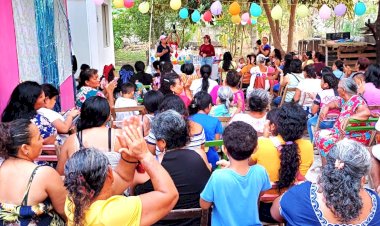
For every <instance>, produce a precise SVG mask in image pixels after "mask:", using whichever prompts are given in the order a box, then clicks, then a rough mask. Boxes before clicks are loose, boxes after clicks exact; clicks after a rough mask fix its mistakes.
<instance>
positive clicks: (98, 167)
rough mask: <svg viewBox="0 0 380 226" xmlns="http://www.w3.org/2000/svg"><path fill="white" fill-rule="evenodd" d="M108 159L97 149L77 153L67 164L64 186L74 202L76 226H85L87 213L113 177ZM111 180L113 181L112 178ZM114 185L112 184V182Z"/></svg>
mask: <svg viewBox="0 0 380 226" xmlns="http://www.w3.org/2000/svg"><path fill="white" fill-rule="evenodd" d="M111 175H112V169H111V168H110V167H109V161H108V158H107V157H106V156H105V155H104V154H103V153H102V152H101V151H99V150H97V149H95V148H83V149H81V150H79V151H77V152H75V153H74V154H73V155H72V156H71V157H70V158H69V159H68V160H67V162H66V164H65V179H64V185H65V187H66V189H67V191H68V199H70V201H71V202H72V204H73V205H72V206H69V208H68V209H69V210H71V209H73V213H71V214H73V216H74V217H73V221H74V224H75V225H83V222H84V218H85V211H86V210H87V209H88V208H89V207H90V205H91V203H92V202H93V201H94V200H95V199H96V197H97V196H98V195H99V194H100V192H101V190H102V189H103V186H104V185H105V182H106V180H107V177H108V176H109V177H112V176H111ZM109 180H112V179H111V178H110V179H109ZM110 183H112V182H110Z"/></svg>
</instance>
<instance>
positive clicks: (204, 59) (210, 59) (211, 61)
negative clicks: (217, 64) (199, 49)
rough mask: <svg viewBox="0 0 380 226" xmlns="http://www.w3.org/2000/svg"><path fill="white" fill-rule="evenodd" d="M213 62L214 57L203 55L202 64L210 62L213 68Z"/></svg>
mask: <svg viewBox="0 0 380 226" xmlns="http://www.w3.org/2000/svg"><path fill="white" fill-rule="evenodd" d="M212 63H214V59H213V57H202V58H201V66H203V65H205V64H208V65H210V67H211V68H212Z"/></svg>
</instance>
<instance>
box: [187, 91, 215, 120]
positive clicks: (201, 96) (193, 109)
mask: <svg viewBox="0 0 380 226" xmlns="http://www.w3.org/2000/svg"><path fill="white" fill-rule="evenodd" d="M211 106H212V97H211V95H210V94H208V93H207V92H205V91H199V92H197V93H196V94H195V95H194V98H193V100H192V101H191V104H190V106H189V114H190V115H194V114H196V113H198V111H200V110H202V111H205V113H206V114H208V113H209V110H210V109H211Z"/></svg>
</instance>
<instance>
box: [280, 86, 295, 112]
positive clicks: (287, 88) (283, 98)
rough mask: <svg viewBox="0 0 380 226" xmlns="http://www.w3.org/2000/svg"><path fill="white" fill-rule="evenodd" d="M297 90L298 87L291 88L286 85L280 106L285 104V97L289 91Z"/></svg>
mask: <svg viewBox="0 0 380 226" xmlns="http://www.w3.org/2000/svg"><path fill="white" fill-rule="evenodd" d="M296 90H297V88H289V87H288V86H286V87H285V88H284V90H283V94H282V98H281V103H280V105H279V107H281V106H282V105H283V104H284V102H285V98H286V94H287V93H288V92H295V91H296Z"/></svg>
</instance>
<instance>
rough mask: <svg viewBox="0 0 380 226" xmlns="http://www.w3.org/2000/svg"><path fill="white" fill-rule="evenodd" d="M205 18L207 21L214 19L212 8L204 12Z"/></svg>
mask: <svg viewBox="0 0 380 226" xmlns="http://www.w3.org/2000/svg"><path fill="white" fill-rule="evenodd" d="M203 20H204V21H206V22H210V21H211V20H212V14H211V12H210V10H207V11H206V12H205V13H204V14H203Z"/></svg>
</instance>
